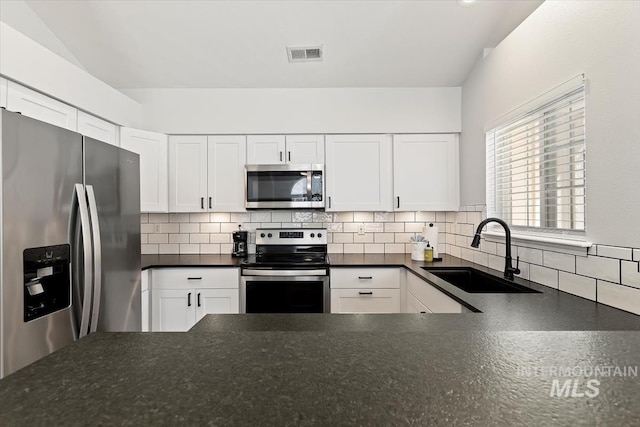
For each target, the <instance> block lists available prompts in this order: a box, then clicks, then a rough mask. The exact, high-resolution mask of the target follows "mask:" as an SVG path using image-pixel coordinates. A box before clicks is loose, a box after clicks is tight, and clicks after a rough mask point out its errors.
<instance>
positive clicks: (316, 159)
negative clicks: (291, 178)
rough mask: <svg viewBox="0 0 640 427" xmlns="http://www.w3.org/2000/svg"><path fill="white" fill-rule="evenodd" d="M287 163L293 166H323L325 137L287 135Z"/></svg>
mask: <svg viewBox="0 0 640 427" xmlns="http://www.w3.org/2000/svg"><path fill="white" fill-rule="evenodd" d="M286 142H287V144H286V148H287V150H286V161H287V163H293V164H323V163H324V136H323V135H287V137H286Z"/></svg>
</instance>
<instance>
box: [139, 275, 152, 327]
mask: <svg viewBox="0 0 640 427" xmlns="http://www.w3.org/2000/svg"><path fill="white" fill-rule="evenodd" d="M149 276H150V274H149V270H143V271H142V273H141V274H140V283H141V285H140V313H141V314H142V332H149V319H150V316H149V315H150V313H149Z"/></svg>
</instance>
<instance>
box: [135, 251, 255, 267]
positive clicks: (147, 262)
mask: <svg viewBox="0 0 640 427" xmlns="http://www.w3.org/2000/svg"><path fill="white" fill-rule="evenodd" d="M242 260H243V258H236V257H232V256H231V255H226V254H225V255H204V254H203V255H177V254H163V255H142V260H141V261H142V269H143V270H146V269H148V268H167V267H239V266H240V263H241V262H242Z"/></svg>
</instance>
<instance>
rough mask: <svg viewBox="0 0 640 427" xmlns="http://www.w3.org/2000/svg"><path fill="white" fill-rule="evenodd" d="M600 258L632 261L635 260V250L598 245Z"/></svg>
mask: <svg viewBox="0 0 640 427" xmlns="http://www.w3.org/2000/svg"><path fill="white" fill-rule="evenodd" d="M598 256H603V257H607V258H618V259H626V260H629V261H631V260H632V259H633V249H631V248H621V247H618V246H606V245H598Z"/></svg>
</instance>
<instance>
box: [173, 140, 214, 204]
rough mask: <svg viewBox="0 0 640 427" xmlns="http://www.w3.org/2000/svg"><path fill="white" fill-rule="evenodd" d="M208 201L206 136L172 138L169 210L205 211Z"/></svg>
mask: <svg viewBox="0 0 640 427" xmlns="http://www.w3.org/2000/svg"><path fill="white" fill-rule="evenodd" d="M208 202H209V201H208V200H207V137H206V136H204V135H188V136H184V135H176V136H173V135H172V136H170V137H169V212H202V211H207V210H208Z"/></svg>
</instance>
